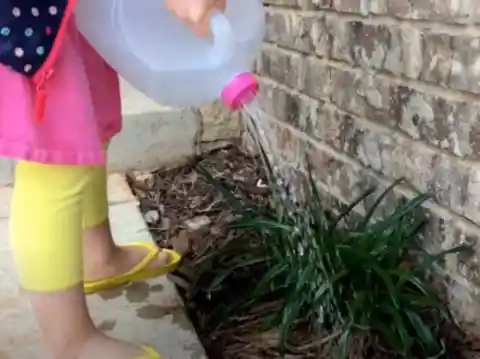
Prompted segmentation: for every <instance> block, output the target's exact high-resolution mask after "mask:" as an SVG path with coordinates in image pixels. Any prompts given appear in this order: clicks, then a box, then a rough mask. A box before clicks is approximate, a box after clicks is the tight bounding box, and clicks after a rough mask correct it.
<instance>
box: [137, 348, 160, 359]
mask: <svg viewBox="0 0 480 359" xmlns="http://www.w3.org/2000/svg"><path fill="white" fill-rule="evenodd" d="M142 350H143V353H144V354H143V355H142V356H141V357H140V358H137V359H162V357H161V356H160V354H158V353H157V352H156V351H155V350H154V349H153V348H152V347H148V346H143V347H142Z"/></svg>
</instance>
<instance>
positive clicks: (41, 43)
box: [0, 0, 69, 77]
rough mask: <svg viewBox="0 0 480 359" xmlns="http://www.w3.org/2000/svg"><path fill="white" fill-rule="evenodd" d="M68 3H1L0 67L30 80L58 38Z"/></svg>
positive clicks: (44, 0) (12, 0)
mask: <svg viewBox="0 0 480 359" xmlns="http://www.w3.org/2000/svg"><path fill="white" fill-rule="evenodd" d="M68 3H69V1H68V0H1V1H0V63H2V64H3V65H5V66H8V67H9V68H11V69H13V70H15V71H17V72H20V73H22V74H23V75H25V76H28V77H33V76H35V75H36V74H37V73H38V72H39V71H40V70H41V69H42V66H43V65H44V64H45V63H46V62H47V60H48V59H49V56H50V55H51V54H52V51H53V50H54V47H55V42H56V40H57V38H58V36H59V34H61V28H62V22H63V20H64V15H65V12H66V9H67V6H68Z"/></svg>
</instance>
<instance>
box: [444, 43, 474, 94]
mask: <svg viewBox="0 0 480 359" xmlns="http://www.w3.org/2000/svg"><path fill="white" fill-rule="evenodd" d="M452 52H453V54H454V55H453V59H452V73H451V79H450V83H449V84H450V85H451V87H453V88H455V89H458V90H464V91H469V92H474V93H478V94H480V38H478V36H476V37H464V36H455V37H453V38H452Z"/></svg>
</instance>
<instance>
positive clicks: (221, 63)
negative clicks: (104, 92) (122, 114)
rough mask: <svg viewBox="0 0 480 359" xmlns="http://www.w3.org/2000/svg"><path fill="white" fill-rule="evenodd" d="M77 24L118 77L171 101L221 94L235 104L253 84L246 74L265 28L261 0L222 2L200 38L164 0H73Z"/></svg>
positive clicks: (194, 101) (197, 101)
mask: <svg viewBox="0 0 480 359" xmlns="http://www.w3.org/2000/svg"><path fill="white" fill-rule="evenodd" d="M75 15H76V21H77V26H78V28H79V30H80V32H81V33H82V34H83V35H84V36H85V37H86V39H87V40H88V41H89V42H90V44H91V45H92V46H93V47H94V48H95V49H96V50H97V51H98V53H99V54H100V55H101V56H102V57H103V58H104V59H105V60H106V61H107V62H108V63H109V64H110V66H112V68H114V69H115V70H116V71H117V72H118V73H119V75H120V76H121V77H123V78H124V79H125V80H127V81H128V82H130V83H131V84H132V85H133V86H134V87H136V88H137V89H138V90H139V91H141V92H143V93H144V94H145V95H147V96H148V97H150V98H151V99H153V100H155V101H157V102H159V103H161V104H164V105H168V106H172V107H184V106H198V105H201V104H203V103H205V102H207V101H212V100H215V99H219V98H222V99H223V100H224V102H225V103H226V104H227V105H228V106H229V107H230V108H232V109H237V108H239V107H241V106H242V104H243V103H244V102H247V101H249V100H250V98H251V97H253V96H252V94H253V93H255V92H256V90H257V88H258V85H257V82H256V80H255V77H254V76H253V75H252V74H251V73H250V72H249V71H250V68H251V66H252V63H253V61H254V59H255V57H256V56H257V54H258V53H259V51H260V46H261V43H262V40H263V35H264V31H265V17H264V10H263V6H262V3H261V0H227V9H226V11H225V13H224V14H220V13H217V14H214V15H213V16H212V18H211V33H212V36H211V38H200V37H198V36H196V35H195V34H194V33H192V32H191V30H190V29H189V28H188V27H187V26H186V25H184V24H183V23H182V22H181V21H180V20H179V19H177V18H176V17H175V16H174V15H173V14H172V13H171V12H170V11H169V10H168V9H167V8H166V6H165V1H164V0H78V3H77V7H76V9H75Z"/></svg>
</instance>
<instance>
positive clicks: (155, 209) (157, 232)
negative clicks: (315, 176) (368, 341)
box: [129, 147, 480, 359]
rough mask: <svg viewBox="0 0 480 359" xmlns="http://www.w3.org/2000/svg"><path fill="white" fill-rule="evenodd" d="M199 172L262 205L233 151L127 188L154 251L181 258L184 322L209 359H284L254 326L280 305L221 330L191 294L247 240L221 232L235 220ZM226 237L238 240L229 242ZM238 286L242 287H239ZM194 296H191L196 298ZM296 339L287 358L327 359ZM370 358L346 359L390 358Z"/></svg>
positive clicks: (475, 351)
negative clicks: (227, 245) (210, 264)
mask: <svg viewBox="0 0 480 359" xmlns="http://www.w3.org/2000/svg"><path fill="white" fill-rule="evenodd" d="M199 165H200V166H202V167H204V168H206V169H207V170H208V171H209V172H210V173H211V174H212V175H213V176H214V177H215V178H216V179H217V180H220V181H221V182H222V183H223V184H224V185H226V186H229V187H230V188H234V189H235V194H236V196H237V197H238V198H240V199H243V200H253V201H255V202H256V203H258V204H262V205H268V194H269V191H268V187H267V185H266V183H267V182H266V178H265V173H264V171H263V170H262V166H261V165H260V164H259V160H258V158H255V157H252V156H249V155H246V154H244V153H243V152H241V151H239V150H238V149H236V148H233V147H232V148H227V149H222V150H218V151H215V152H212V153H210V154H208V155H205V156H203V157H202V158H198V159H197V160H196V161H193V163H190V164H189V165H186V166H183V167H181V168H178V169H173V170H168V171H158V172H154V173H146V174H145V173H144V174H139V173H135V174H130V175H129V181H130V184H131V186H132V189H133V191H134V193H135V194H136V196H137V198H138V200H139V206H140V209H141V211H142V213H143V214H144V218H145V220H146V222H147V224H148V226H149V228H150V230H151V233H152V234H153V236H154V238H155V240H156V241H157V243H158V244H159V245H160V246H161V247H167V248H174V249H176V250H178V251H180V252H182V253H183V254H184V255H185V257H184V258H185V259H184V261H183V264H182V266H181V268H180V269H179V270H178V271H177V272H176V273H174V274H173V275H171V276H170V278H171V279H172V280H173V281H174V282H175V283H176V284H177V286H178V288H179V291H180V293H181V294H182V296H183V298H184V300H185V305H186V307H187V310H188V311H189V314H190V318H191V320H192V322H193V323H194V325H195V326H196V330H197V333H198V335H199V337H200V340H201V341H202V344H203V345H204V347H205V349H206V351H207V354H208V356H209V358H210V359H243V358H245V359H246V358H249V359H254V358H280V357H282V356H281V355H280V354H279V353H278V350H277V341H278V337H279V334H278V333H277V332H276V331H269V332H265V331H263V330H262V328H261V322H260V318H261V317H262V316H263V315H264V314H265V313H268V312H272V311H275V310H277V309H278V308H279V305H280V302H279V301H278V300H275V299H272V300H271V302H269V303H259V305H258V306H257V307H256V308H254V309H253V310H252V311H251V312H250V313H247V314H246V315H244V316H242V317H240V318H239V317H235V318H230V319H229V320H227V321H226V322H225V323H222V325H212V320H211V319H212V318H211V317H210V314H211V312H212V308H213V307H215V306H216V305H219V304H221V303H219V302H218V298H217V299H216V300H211V298H200V299H199V296H198V295H193V294H192V287H195V286H196V287H198V286H201V285H202V283H199V282H198V277H199V272H202V271H203V272H205V268H203V267H201V265H202V263H203V262H204V258H205V257H208V255H209V253H211V251H212V249H214V248H215V247H216V246H218V245H219V243H222V242H225V241H230V240H235V241H241V240H244V239H245V236H249V235H251V234H249V233H241V232H239V231H237V232H235V233H233V234H232V231H230V232H227V231H226V230H225V227H226V225H227V224H229V223H231V222H232V221H233V220H234V218H235V217H234V215H233V214H232V211H231V210H230V206H229V205H228V204H227V203H226V202H225V200H224V199H223V197H222V196H221V195H220V193H219V191H218V190H217V189H216V188H214V187H213V186H211V185H210V184H209V183H208V182H207V181H206V180H205V179H204V177H203V176H202V175H200V174H199V173H198V171H197V170H196V168H197V166H199ZM232 235H233V236H236V237H235V238H232ZM240 285H241V283H240V284H238V286H240ZM238 288H240V287H238ZM195 290H196V289H195V288H193V291H194V292H195ZM239 290H240V289H239ZM197 292H198V291H197ZM217 324H218V323H217ZM447 330H449V335H448V342H449V343H447V344H448V347H450V348H453V352H452V356H451V357H453V358H458V359H461V358H465V359H474V358H477V359H478V358H480V345H478V344H477V345H475V344H474V343H472V342H471V341H469V340H468V339H467V338H466V337H465V336H464V335H463V334H461V333H459V332H458V331H450V329H447ZM295 336H296V342H295V347H292V348H289V351H288V352H289V354H288V355H286V356H284V357H285V358H292V359H293V358H295V359H296V358H325V359H327V358H328V357H329V356H327V355H324V354H322V353H326V352H328V351H329V349H330V348H326V347H325V346H323V347H322V352H320V351H319V346H318V345H317V344H318V338H319V336H320V337H321V333H313V332H312V330H311V329H310V328H309V327H308V326H305V325H303V324H302V323H299V325H298V328H297V330H296V335H295ZM315 340H317V342H316V341H315ZM354 344H358V346H359V348H360V347H362V345H363V343H361V342H359V343H354ZM378 348H379V347H376V348H374V349H373V350H374V351H375V349H378ZM368 349H370V350H368ZM367 350H368V351H367ZM371 350H372V346H370V348H367V349H365V347H364V346H363V347H362V348H361V349H359V351H358V355H353V356H351V357H350V358H351V359H360V358H364V357H367V358H372V359H373V358H382V359H390V358H394V357H395V356H392V355H391V353H388V352H386V351H383V353H373V352H372V351H371Z"/></svg>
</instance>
